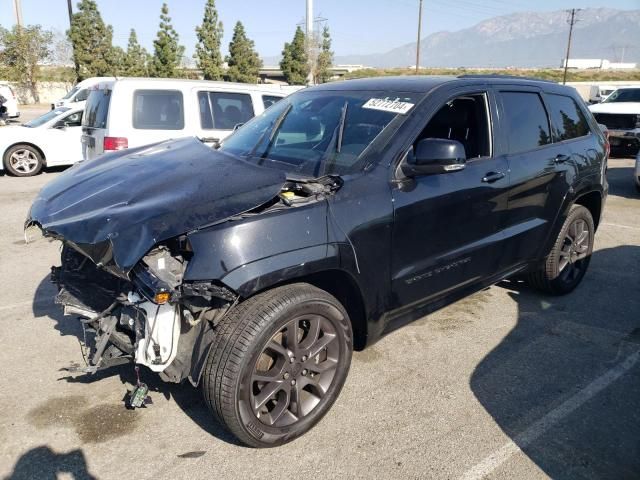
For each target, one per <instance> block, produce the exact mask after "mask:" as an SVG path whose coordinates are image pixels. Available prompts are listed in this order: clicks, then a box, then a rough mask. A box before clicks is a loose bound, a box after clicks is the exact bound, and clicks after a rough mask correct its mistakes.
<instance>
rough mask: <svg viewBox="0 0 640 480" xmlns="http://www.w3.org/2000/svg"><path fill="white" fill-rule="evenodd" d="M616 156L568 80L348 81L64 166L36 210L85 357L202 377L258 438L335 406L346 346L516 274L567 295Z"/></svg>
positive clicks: (271, 440)
mask: <svg viewBox="0 0 640 480" xmlns="http://www.w3.org/2000/svg"><path fill="white" fill-rule="evenodd" d="M606 152H607V145H606V139H605V137H604V136H603V134H602V132H601V131H600V129H599V128H598V125H597V124H596V122H595V120H594V119H593V117H592V115H591V114H590V113H589V111H588V110H587V109H586V108H585V105H584V103H583V102H582V101H581V99H580V98H579V97H578V95H577V94H576V92H575V90H574V89H572V88H568V87H563V86H560V85H557V84H554V83H550V82H544V81H536V80H529V79H518V78H510V77H498V76H464V77H419V76H416V77H399V78H381V79H363V80H351V81H345V82H336V83H330V84H326V85H322V86H318V87H314V88H308V89H305V90H303V91H300V92H298V93H295V94H294V95H292V96H290V97H288V98H286V99H284V100H282V101H280V102H278V103H277V104H275V105H274V106H272V107H271V108H269V109H268V110H267V111H266V112H265V113H264V114H263V115H261V116H259V117H256V118H254V119H252V120H251V121H249V122H248V123H247V124H246V125H244V126H243V127H242V128H240V129H238V130H237V131H236V132H235V133H233V135H231V136H230V137H228V138H227V139H226V140H225V141H224V142H223V144H222V145H221V146H220V148H218V149H217V150H214V149H210V148H209V147H207V146H205V145H204V144H202V143H201V142H200V141H198V140H197V139H193V138H188V139H180V140H176V141H168V142H163V143H158V144H155V145H150V146H145V147H140V148H133V149H129V150H126V151H123V152H114V153H110V154H107V155H104V156H102V157H100V158H98V159H95V160H92V161H87V162H83V163H81V164H79V165H77V166H74V167H72V168H71V169H69V170H68V171H66V172H64V173H63V174H62V175H60V176H59V177H58V178H57V179H55V180H54V181H53V182H51V183H49V184H48V185H47V186H45V187H44V188H43V190H42V191H41V192H40V194H39V196H38V198H37V199H36V200H35V202H34V204H33V206H32V207H31V211H30V214H29V218H28V220H27V228H28V229H29V230H31V229H32V228H34V227H37V228H38V229H41V230H42V232H43V233H44V235H45V236H48V237H52V238H55V239H59V240H61V241H62V242H63V244H64V247H63V250H62V266H61V267H54V268H53V272H52V277H53V280H54V281H55V282H56V283H57V285H58V287H59V294H58V296H57V300H56V301H57V302H58V303H60V304H62V305H63V306H64V309H65V313H66V314H71V315H77V316H80V317H81V322H82V325H83V326H85V327H90V331H92V332H95V339H94V340H95V341H92V342H90V343H91V344H92V345H91V350H90V352H89V358H88V360H89V362H88V365H87V367H86V368H83V369H82V370H83V371H84V372H89V373H91V372H95V371H96V370H99V369H102V368H106V367H108V366H110V365H113V364H117V363H122V362H123V361H128V359H132V360H133V361H135V362H136V363H137V364H142V365H145V366H146V367H148V368H149V369H150V370H152V371H154V372H158V373H159V374H160V376H161V377H162V378H163V379H164V380H166V381H170V382H182V381H184V380H186V379H188V380H189V381H190V382H191V383H192V384H193V385H198V384H202V389H203V391H204V396H205V399H206V402H207V403H208V405H209V406H210V408H211V411H212V412H213V414H214V416H215V417H216V418H217V419H218V421H219V422H220V423H221V424H223V425H224V426H226V427H227V428H228V429H229V430H230V431H231V432H233V434H235V435H236V436H237V437H238V438H239V439H240V440H241V441H242V442H244V443H245V444H248V445H251V446H254V447H268V446H273V445H278V444H282V443H285V442H288V441H290V440H292V439H294V438H296V437H298V436H300V435H302V434H303V433H305V432H306V431H307V430H309V429H310V428H311V427H312V426H313V425H314V424H315V423H317V422H318V421H319V420H320V418H322V416H323V415H324V414H325V413H327V411H328V410H329V408H330V407H331V405H332V404H333V402H334V401H335V400H336V398H337V397H338V394H339V392H340V390H341V388H342V386H343V384H344V382H345V379H346V377H347V372H348V370H349V364H350V361H351V353H352V350H353V349H354V348H355V349H363V348H365V347H367V346H368V345H371V344H372V343H373V342H375V341H377V340H378V339H380V338H381V337H382V336H383V335H384V334H386V333H388V332H389V331H391V330H393V329H395V328H397V327H399V326H401V325H403V324H405V323H407V322H409V321H411V320H413V319H416V318H418V317H420V316H422V315H424V314H425V313H427V312H429V311H432V310H433V309H435V308H439V307H442V306H444V305H446V304H448V303H451V302H453V301H455V300H457V299H459V298H461V297H463V296H466V295H469V294H471V293H473V292H476V291H478V290H480V289H483V288H485V287H487V286H488V285H491V284H494V283H496V282H498V281H500V280H502V279H505V278H507V277H510V276H513V275H516V274H519V275H523V276H527V277H528V278H529V279H530V282H531V283H532V284H533V285H534V286H535V287H536V288H539V289H540V290H543V291H545V292H548V293H550V294H564V293H568V292H570V291H572V290H573V289H574V288H575V287H576V286H577V285H578V284H579V283H580V281H581V280H582V277H583V276H584V274H585V272H586V270H587V267H588V265H589V260H590V255H591V251H592V248H593V240H594V233H595V230H596V228H597V226H598V221H599V220H600V216H601V213H602V209H603V205H604V201H605V197H606V194H607V182H606V178H605V172H606V166H607V153H606ZM27 233H30V232H27ZM142 396H143V394H142ZM134 400H135V402H138V403H139V401H140V400H141V395H137V396H136V398H135V399H134ZM135 402H134V403H135Z"/></svg>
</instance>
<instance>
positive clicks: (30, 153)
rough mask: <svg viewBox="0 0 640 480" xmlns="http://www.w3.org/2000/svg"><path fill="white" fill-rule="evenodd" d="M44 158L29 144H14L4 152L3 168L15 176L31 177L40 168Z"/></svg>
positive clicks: (38, 171)
mask: <svg viewBox="0 0 640 480" xmlns="http://www.w3.org/2000/svg"><path fill="white" fill-rule="evenodd" d="M43 165H44V159H43V158H42V154H41V153H40V152H39V151H38V149H37V148H35V147H33V146H31V145H26V144H24V145H14V146H13V147H11V148H10V149H9V150H7V151H6V153H5V154H4V168H5V169H6V170H7V171H8V172H9V173H10V174H11V175H13V176H16V177H31V176H33V175H37V174H38V173H40V170H42V167H43Z"/></svg>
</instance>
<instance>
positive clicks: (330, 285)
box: [241, 267, 368, 350]
mask: <svg viewBox="0 0 640 480" xmlns="http://www.w3.org/2000/svg"><path fill="white" fill-rule="evenodd" d="M293 283H308V284H310V285H313V286H314V287H317V288H319V289H321V290H324V291H325V292H327V293H329V294H331V295H333V296H334V297H336V299H337V300H338V301H339V302H340V303H341V304H342V306H343V307H344V308H345V310H346V311H347V314H348V315H349V319H350V321H351V328H352V330H353V347H354V349H355V350H362V349H364V348H365V346H366V345H367V334H368V328H367V314H366V307H365V302H364V297H363V295H362V291H361V290H360V287H359V285H358V283H357V282H356V281H355V279H354V278H353V276H352V275H351V274H349V273H348V272H346V271H345V270H342V269H340V268H333V267H329V268H326V269H320V270H315V271H308V272H304V273H302V272H301V273H299V274H298V275H292V276H288V277H287V278H285V279H281V280H279V281H273V282H268V283H265V282H261V285H260V287H259V288H256V289H253V290H251V291H250V292H248V291H246V290H245V291H244V294H243V295H241V297H244V299H245V300H246V299H247V298H250V297H253V296H255V295H257V294H259V293H262V292H264V291H266V290H270V289H273V288H276V287H280V286H283V285H290V284H293Z"/></svg>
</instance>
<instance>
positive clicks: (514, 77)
mask: <svg viewBox="0 0 640 480" xmlns="http://www.w3.org/2000/svg"><path fill="white" fill-rule="evenodd" d="M457 78H505V79H509V80H534V81H536V82H547V83H558V82H554V81H553V80H545V79H544V78H536V77H524V76H519V75H504V74H502V73H474V74H468V73H466V74H464V75H458V76H457Z"/></svg>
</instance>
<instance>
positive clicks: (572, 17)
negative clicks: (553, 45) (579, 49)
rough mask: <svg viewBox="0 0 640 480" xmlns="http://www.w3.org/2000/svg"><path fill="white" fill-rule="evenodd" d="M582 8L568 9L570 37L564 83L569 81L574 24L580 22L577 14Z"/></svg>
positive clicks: (565, 62)
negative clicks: (568, 73)
mask: <svg viewBox="0 0 640 480" xmlns="http://www.w3.org/2000/svg"><path fill="white" fill-rule="evenodd" d="M580 10H582V9H581V8H572V9H571V10H567V13H568V14H569V15H570V16H569V18H568V19H567V21H568V22H569V39H568V40H567V55H566V56H565V58H564V74H563V76H562V84H563V85H564V84H566V83H567V68H568V67H569V57H570V55H571V35H572V34H573V26H574V25H575V24H576V23H577V22H578V19H577V18H576V14H577V13H579V12H580Z"/></svg>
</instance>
